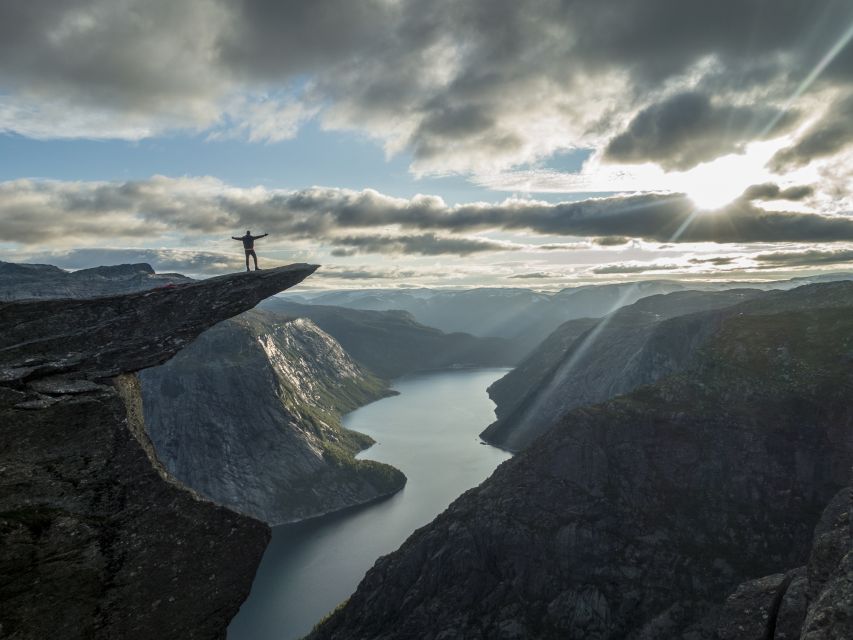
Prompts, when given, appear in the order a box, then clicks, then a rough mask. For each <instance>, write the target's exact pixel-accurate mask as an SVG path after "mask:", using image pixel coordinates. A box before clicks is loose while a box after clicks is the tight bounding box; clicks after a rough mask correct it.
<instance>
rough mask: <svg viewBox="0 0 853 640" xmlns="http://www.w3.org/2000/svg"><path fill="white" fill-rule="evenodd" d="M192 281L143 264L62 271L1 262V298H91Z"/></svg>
mask: <svg viewBox="0 0 853 640" xmlns="http://www.w3.org/2000/svg"><path fill="white" fill-rule="evenodd" d="M192 281H193V280H192V279H191V278H187V277H186V276H182V275H180V274H177V273H154V269H152V268H151V265H149V264H144V263H143V264H121V265H116V266H112V267H94V268H92V269H81V270H79V271H65V270H63V269H60V268H59V267H54V266H52V265H49V264H16V263H12V262H0V300H23V299H32V298H41V299H45V298H94V297H97V296H106V295H116V294H121V293H133V292H134V291H144V290H146V289H155V288H156V287H162V286H168V285H172V284H183V283H186V282H192Z"/></svg>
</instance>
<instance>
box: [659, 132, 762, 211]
mask: <svg viewBox="0 0 853 640" xmlns="http://www.w3.org/2000/svg"><path fill="white" fill-rule="evenodd" d="M778 146H779V144H778V142H774V143H771V144H767V143H754V144H750V145H749V146H748V147H747V148H746V149H745V151H744V153H737V154H735V153H733V154H729V155H727V156H723V157H721V158H717V159H716V160H713V161H712V162H705V163H702V164H700V165H698V166H696V167H694V168H693V169H690V170H689V171H685V172H682V173H678V174H672V175H671V176H670V178H671V181H672V185H673V188H674V189H677V190H678V191H680V192H682V193H685V194H687V197H688V198H690V200H691V201H692V202H693V204H695V205H696V207H697V209H699V210H701V211H713V210H715V209H720V208H721V207H724V206H726V205H727V204H729V203H731V202H733V201H734V200H736V199H737V198H738V197H739V196H740V195H741V194H742V193H743V192H744V191H745V190H746V189H747V187H750V186H752V185H754V184H760V183H762V182H768V181H770V180H772V179H773V176H772V175H771V174H770V173H769V172H768V170H767V168H766V166H765V165H766V164H767V161H768V159H769V158H770V157H771V156H772V154H773V153H774V152H775V150H776V148H778Z"/></svg>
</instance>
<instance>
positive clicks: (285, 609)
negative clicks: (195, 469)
mask: <svg viewBox="0 0 853 640" xmlns="http://www.w3.org/2000/svg"><path fill="white" fill-rule="evenodd" d="M506 372H507V369H476V370H459V371H443V372H435V373H428V374H421V375H417V376H409V377H406V378H401V379H399V380H396V381H395V383H394V389H395V390H397V391H399V393H400V395H398V396H393V397H390V398H385V399H383V400H379V401H378V402H374V403H373V404H370V405H367V406H366V407H362V408H361V409H358V410H356V411H354V412H352V413H351V414H349V415H347V416H346V417H345V418H344V425H345V426H346V427H347V428H349V429H354V430H356V431H361V432H362V433H366V434H368V435H370V436H372V437H373V438H374V439H375V440H376V444H375V445H373V446H372V447H371V448H370V449H368V450H367V451H364V452H362V454H361V455H360V456H359V457H361V458H369V459H371V460H379V461H380V462H387V463H389V464H392V465H394V466H395V467H397V468H398V469H400V470H402V471H403V472H404V473H405V474H406V476H407V478H408V483H407V484H406V487H405V488H404V489H403V490H402V491H401V492H399V493H398V494H396V495H394V496H393V497H391V498H388V499H387V500H383V501H382V502H379V503H376V504H373V505H369V506H366V507H360V508H357V509H354V510H350V511H346V512H344V513H338V514H333V515H330V516H326V517H323V518H318V519H315V520H311V521H307V522H303V523H298V524H293V525H283V526H280V527H275V528H274V529H273V536H272V541H271V542H270V545H269V547H268V548H267V551H266V554H265V555H264V559H263V562H262V563H261V566H260V568H259V569H258V574H257V576H256V578H255V582H254V584H253V586H252V593H251V595H250V596H249V598H248V599H247V600H246V602H245V603H243V606H242V607H241V609H240V613H239V614H238V615H237V617H236V618H235V619H234V620H233V622H232V623H231V626H230V627H229V628H228V640H293V639H296V638H301V637H302V636H303V635H305V634H306V633H308V632H309V631H310V630H311V628H312V627H313V626H314V625H315V624H316V623H317V622H318V621H319V620H320V619H321V618H322V617H323V616H325V615H326V614H327V613H328V612H329V611H331V610H332V609H334V608H335V607H336V606H337V605H338V604H340V603H341V602H343V601H344V600H346V598H348V597H349V595H350V594H351V593H352V592H353V591H354V590H355V588H356V586H357V585H358V583H359V582H360V581H361V578H362V577H363V576H364V574H365V572H366V571H367V570H368V569H369V568H370V567H371V566H373V563H374V562H375V561H376V559H377V558H378V557H379V556H381V555H384V554H386V553H390V552H391V551H394V550H395V549H396V548H397V547H399V546H400V544H401V543H402V542H403V541H404V540H405V539H406V538H408V537H409V535H410V534H411V533H412V532H413V531H414V530H415V529H417V528H418V527H421V526H423V525H425V524H427V523H428V522H430V521H431V520H432V519H433V518H434V517H435V516H436V515H438V514H439V513H441V512H442V511H443V510H444V509H445V508H446V507H447V506H448V505H449V504H450V503H451V502H452V501H453V500H454V499H455V498H456V497H457V496H459V495H460V494H462V493H463V492H464V491H466V490H468V489H470V488H471V487H474V486H476V485H478V484H480V482H482V481H483V480H485V479H486V478H487V477H488V476H489V475H490V474H491V472H492V471H493V470H494V469H495V467H496V466H497V465H498V464H500V463H501V462H502V461H503V460H506V459H507V458H508V457H509V454H507V453H506V452H504V451H501V450H500V449H496V448H494V447H491V446H488V445H484V444H481V443H480V439H479V437H478V434H479V433H480V431H482V430H483V428H484V427H485V426H486V425H488V424H489V423H490V422H492V421H493V420H494V411H493V409H494V404H493V403H492V401H491V400H489V397H488V395H487V394H486V388H487V387H488V386H489V385H490V384H491V383H492V382H494V381H495V380H497V379H498V378H500V377H501V376H502V375H504V374H505V373H506Z"/></svg>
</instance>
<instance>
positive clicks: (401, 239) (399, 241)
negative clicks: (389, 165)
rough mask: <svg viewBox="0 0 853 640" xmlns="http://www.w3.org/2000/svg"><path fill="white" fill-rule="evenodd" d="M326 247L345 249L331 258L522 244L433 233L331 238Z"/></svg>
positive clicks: (498, 248)
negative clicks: (362, 254)
mask: <svg viewBox="0 0 853 640" xmlns="http://www.w3.org/2000/svg"><path fill="white" fill-rule="evenodd" d="M329 242H330V244H333V245H335V246H336V247H347V248H346V249H343V250H337V253H335V251H333V252H332V254H333V255H339V256H343V255H348V256H349V255H355V254H357V253H384V254H417V255H424V256H438V255H446V254H450V255H457V256H468V255H471V254H474V253H484V252H495V251H517V250H519V249H521V248H523V245H518V244H513V243H510V242H495V241H493V240H482V239H480V238H465V237H447V236H437V235H435V234H433V233H426V234H420V235H397V236H390V235H355V236H344V237H338V236H335V237H332V238H330V240H329Z"/></svg>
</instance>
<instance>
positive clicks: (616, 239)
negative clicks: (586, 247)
mask: <svg viewBox="0 0 853 640" xmlns="http://www.w3.org/2000/svg"><path fill="white" fill-rule="evenodd" d="M592 241H593V242H594V243H595V244H597V245H599V246H602V247H617V246H621V245H623V244H628V243H629V242H631V238H625V237H622V236H601V237H599V238H593V239H592Z"/></svg>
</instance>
